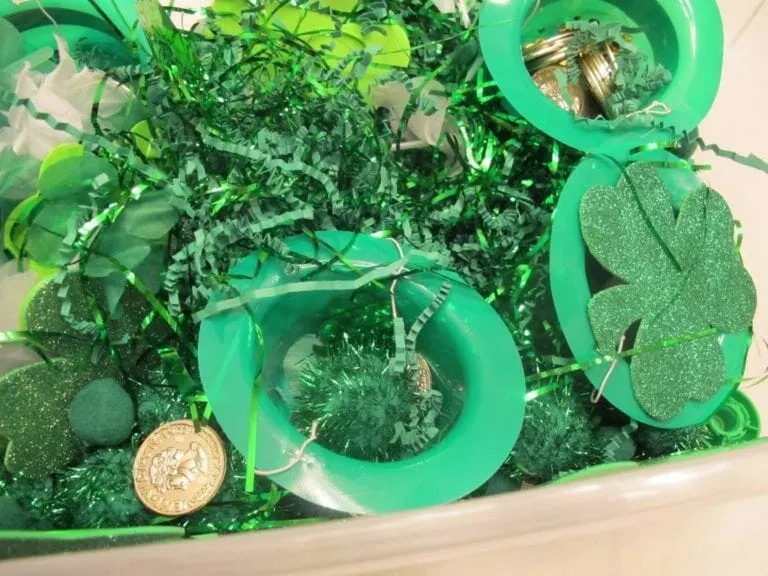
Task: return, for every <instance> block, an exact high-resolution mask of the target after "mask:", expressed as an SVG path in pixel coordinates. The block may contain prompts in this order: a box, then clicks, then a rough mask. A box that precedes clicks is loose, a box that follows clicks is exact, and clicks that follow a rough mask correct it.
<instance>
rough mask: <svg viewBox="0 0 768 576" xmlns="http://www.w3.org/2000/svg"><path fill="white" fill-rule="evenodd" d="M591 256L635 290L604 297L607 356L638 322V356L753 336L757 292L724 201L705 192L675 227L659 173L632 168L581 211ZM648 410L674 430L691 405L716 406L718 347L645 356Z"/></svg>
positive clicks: (641, 391)
mask: <svg viewBox="0 0 768 576" xmlns="http://www.w3.org/2000/svg"><path fill="white" fill-rule="evenodd" d="M580 218H581V229H582V234H583V236H584V241H585V243H586V245H587V247H588V248H589V251H590V252H591V253H592V255H593V256H594V257H595V258H596V259H597V261H598V262H599V263H600V264H601V265H602V266H603V267H604V268H605V269H606V270H608V271H609V272H611V273H612V274H613V275H614V276H615V277H617V278H618V279H619V280H622V281H624V282H626V284H621V285H619V286H614V287H612V288H608V289H607V290H604V291H602V292H599V293H597V294H595V295H594V297H593V298H592V300H591V301H590V303H589V317H590V321H591V323H592V329H593V331H594V334H595V338H596V340H597V343H598V348H599V350H600V351H601V352H602V353H611V352H614V351H615V350H616V349H617V347H618V344H619V340H620V338H621V336H622V335H623V334H625V333H626V332H627V330H628V329H629V327H630V326H631V325H632V324H634V323H635V322H636V321H638V320H640V327H639V329H638V332H637V337H636V340H635V347H640V346H643V345H647V344H655V343H658V342H660V341H662V340H670V339H675V338H680V337H683V336H690V335H693V334H697V333H699V332H702V331H705V330H707V329H710V328H715V329H716V330H718V331H719V332H738V331H741V330H744V329H747V328H749V327H750V325H751V323H752V316H753V315H754V312H755V306H756V293H755V287H754V284H753V282H752V279H751V278H750V276H749V274H748V273H747V271H746V270H745V269H744V266H743V264H742V262H741V259H740V257H739V254H738V250H737V249H736V247H735V246H734V241H733V220H732V217H731V213H730V210H729V209H728V206H727V204H726V202H725V200H723V198H722V197H721V196H720V195H719V194H717V193H716V192H715V191H713V190H712V189H710V188H708V187H707V186H704V185H702V186H701V187H700V188H698V189H696V190H694V191H692V192H691V193H690V194H688V196H687V197H686V198H685V199H684V200H683V202H682V204H681V206H680V211H679V214H678V215H677V218H675V212H674V209H673V204H672V200H671V197H670V192H669V191H668V190H667V189H666V187H665V185H664V183H663V181H662V180H661V177H660V175H659V174H658V172H657V171H656V169H655V168H654V167H653V166H651V165H650V164H643V163H636V164H633V165H631V166H629V167H628V168H627V170H626V172H625V176H624V177H622V178H621V180H620V181H619V183H618V185H617V186H616V187H611V186H596V187H594V188H591V189H590V190H589V191H588V192H587V193H586V194H585V196H584V198H583V199H582V202H581V207H580ZM631 374H632V386H633V390H634V393H635V396H636V398H637V401H638V403H639V404H640V406H641V407H642V408H643V409H644V410H645V411H646V412H647V413H648V414H649V415H651V416H652V417H654V418H657V419H660V420H667V419H670V418H672V417H674V416H675V415H676V414H678V413H679V412H680V411H681V410H682V409H683V408H684V407H685V405H686V404H687V403H688V402H689V401H691V400H694V401H701V402H703V401H706V400H708V399H709V398H711V397H712V396H713V395H714V394H715V393H717V391H718V390H719V389H720V387H721V386H722V385H723V384H724V383H725V364H724V358H723V353H722V350H721V348H720V344H719V343H718V340H717V337H716V336H712V337H710V338H702V339H698V340H694V341H691V342H687V343H683V344H679V345H677V346H672V347H668V348H664V349H661V350H658V351H655V352H650V353H645V354H639V355H637V356H635V357H634V358H633V359H632V361H631Z"/></svg>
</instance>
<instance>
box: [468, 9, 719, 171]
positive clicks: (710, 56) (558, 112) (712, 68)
mask: <svg viewBox="0 0 768 576" xmlns="http://www.w3.org/2000/svg"><path fill="white" fill-rule="evenodd" d="M536 3H537V0H486V2H484V3H483V8H482V12H481V13H480V46H481V48H482V52H483V58H484V60H485V63H486V66H487V67H488V69H489V71H490V72H491V75H492V76H493V79H494V80H495V81H496V83H497V84H498V86H499V89H500V90H501V93H502V95H503V96H504V98H505V99H506V101H507V102H508V104H509V105H510V106H511V108H513V109H514V111H515V112H516V113H517V114H519V115H520V116H522V117H523V118H525V119H526V120H528V121H529V122H530V123H531V124H533V125H534V126H536V127H537V128H538V129H539V130H541V131H542V132H545V133H546V134H548V135H549V136H551V137H553V138H555V139H557V140H560V141H561V142H564V143H565V144H567V145H569V146H572V147H574V148H577V149H579V150H582V151H585V152H593V153H601V154H608V155H611V156H613V157H614V158H616V159H624V158H626V156H627V154H628V153H629V152H630V150H632V149H634V148H635V147H637V146H640V145H643V144H649V143H652V142H658V141H668V140H672V139H676V138H679V137H681V136H682V135H683V133H684V132H690V131H692V130H693V129H694V128H696V126H697V125H698V124H699V122H701V120H702V119H703V118H704V116H706V114H707V112H708V111H709V109H710V108H711V107H712V103H713V102H714V100H715V96H716V94H717V90H718V88H719V86H720V75H721V72H722V63H723V24H722V20H721V18H720V12H719V10H718V7H717V3H716V1H715V0H642V1H641V0H542V1H541V5H540V7H539V8H538V9H537V10H536V12H535V13H534V14H533V15H532V16H531V17H530V22H529V23H528V24H527V25H525V29H523V27H524V24H525V22H526V19H527V18H528V17H529V15H530V14H531V12H532V10H533V9H534V7H535V6H536ZM576 17H578V18H579V19H581V20H584V21H586V20H590V19H597V20H599V21H600V22H602V23H608V22H618V23H621V24H623V25H624V26H627V27H630V28H641V29H644V30H645V31H644V32H643V33H641V34H633V39H634V43H635V45H636V46H637V48H638V49H639V50H641V51H643V52H644V53H645V54H648V55H649V57H650V63H651V64H654V63H656V62H659V63H661V64H663V65H664V66H665V67H666V68H667V69H668V70H669V71H670V72H672V76H673V78H672V82H671V83H670V84H669V85H668V86H667V87H666V88H665V89H664V90H663V91H662V92H660V93H659V94H657V95H656V96H655V99H656V100H659V101H661V102H664V103H665V104H667V105H668V106H669V107H670V108H671V110H672V112H671V113H670V114H669V115H666V116H663V117H658V120H659V121H660V122H662V123H663V128H662V127H658V128H653V129H649V128H648V127H646V126H644V127H638V128H629V127H627V128H620V127H616V128H611V127H610V126H609V124H608V122H605V121H601V122H592V123H590V126H587V125H586V123H585V122H584V121H579V120H577V119H575V118H574V117H573V116H572V115H571V114H570V113H569V112H566V111H564V110H562V109H561V108H560V107H558V106H557V105H556V104H555V103H553V102H552V101H551V100H550V99H549V98H547V96H545V95H544V94H543V93H542V92H541V91H540V90H539V89H538V87H537V86H536V85H535V84H534V82H533V80H532V79H531V76H530V74H529V73H528V71H527V69H526V67H525V63H524V61H523V56H522V50H521V46H522V44H523V43H526V42H530V41H532V40H535V39H538V38H540V37H543V36H551V35H554V34H556V33H557V31H558V29H559V28H560V26H562V25H563V24H564V23H565V22H567V21H569V20H573V19H575V18H576Z"/></svg>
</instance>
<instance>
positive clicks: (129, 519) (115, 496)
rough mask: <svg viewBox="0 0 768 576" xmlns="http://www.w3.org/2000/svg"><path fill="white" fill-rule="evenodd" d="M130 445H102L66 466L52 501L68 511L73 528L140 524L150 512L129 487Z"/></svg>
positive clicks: (130, 485)
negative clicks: (102, 447) (119, 446)
mask: <svg viewBox="0 0 768 576" xmlns="http://www.w3.org/2000/svg"><path fill="white" fill-rule="evenodd" d="M133 457H134V453H133V450H132V449H131V448H117V449H112V448H108V449H102V450H97V451H96V452H93V453H91V454H89V455H88V456H86V457H85V459H84V460H83V462H82V463H80V464H79V465H77V466H74V467H72V468H70V469H69V470H66V471H65V472H64V473H63V474H62V475H61V478H60V485H59V488H60V489H59V491H58V492H57V494H56V497H55V498H56V504H57V506H59V507H60V508H62V509H64V510H66V511H67V512H68V514H69V521H70V523H71V524H70V525H71V527H73V528H117V527H121V526H143V525H145V524H147V522H148V521H149V519H150V518H151V517H152V515H151V514H150V513H149V512H148V511H147V510H146V509H145V508H144V506H143V505H142V504H141V502H140V501H139V500H138V498H137V497H136V493H135V492H134V489H133V474H132V470H133Z"/></svg>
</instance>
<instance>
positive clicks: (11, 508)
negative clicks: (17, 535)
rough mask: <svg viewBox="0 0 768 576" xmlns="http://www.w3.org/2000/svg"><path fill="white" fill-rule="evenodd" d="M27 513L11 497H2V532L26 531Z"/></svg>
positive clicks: (0, 512) (0, 513)
mask: <svg viewBox="0 0 768 576" xmlns="http://www.w3.org/2000/svg"><path fill="white" fill-rule="evenodd" d="M26 527H27V513H26V512H25V511H24V509H23V508H22V507H21V506H19V503H18V502H16V500H15V499H13V498H11V497H10V496H0V530H24V529H25V528H26Z"/></svg>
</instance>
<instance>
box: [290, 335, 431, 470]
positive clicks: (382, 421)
mask: <svg viewBox="0 0 768 576" xmlns="http://www.w3.org/2000/svg"><path fill="white" fill-rule="evenodd" d="M299 381H300V382H299V384H298V391H297V393H296V396H295V399H294V405H293V408H292V411H291V418H292V420H293V421H294V423H295V424H296V426H297V427H298V428H299V429H300V430H304V431H305V432H306V431H308V430H309V428H310V427H311V425H312V422H314V421H317V422H318V423H319V439H318V442H319V443H320V444H322V445H324V446H326V447H327V448H330V449H331V450H333V451H335V452H338V453H340V454H346V455H348V456H351V457H353V458H360V459H363V460H396V459H399V458H402V457H403V456H405V455H407V454H409V453H414V452H418V451H420V450H422V449H423V448H424V447H425V446H426V445H427V443H428V442H429V441H430V440H431V439H432V438H434V437H435V436H436V435H437V434H438V432H439V429H438V428H437V425H436V418H437V415H438V414H439V410H440V406H441V404H442V395H441V394H440V393H439V392H437V391H435V390H432V391H430V392H419V391H418V389H417V387H416V385H415V383H414V381H413V379H412V378H410V377H409V376H408V375H402V376H399V375H396V374H393V372H392V369H391V366H390V360H389V358H387V357H386V356H382V354H381V351H380V350H377V349H376V348H373V347H366V348H362V347H361V348H358V347H353V346H351V345H346V346H344V347H342V348H341V349H340V350H334V351H333V352H331V353H330V354H328V355H324V356H316V357H315V358H314V359H313V360H310V361H309V365H308V366H307V367H306V368H305V369H303V370H302V371H301V372H300V374H299Z"/></svg>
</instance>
